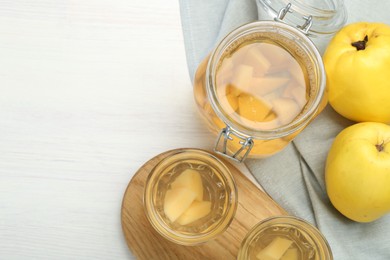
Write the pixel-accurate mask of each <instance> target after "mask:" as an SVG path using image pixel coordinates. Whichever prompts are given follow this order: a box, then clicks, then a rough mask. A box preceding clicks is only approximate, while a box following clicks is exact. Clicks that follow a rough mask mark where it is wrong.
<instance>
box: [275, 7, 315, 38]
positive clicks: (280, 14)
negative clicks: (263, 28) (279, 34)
mask: <svg viewBox="0 0 390 260" xmlns="http://www.w3.org/2000/svg"><path fill="white" fill-rule="evenodd" d="M291 6H292V4H291V3H288V4H287V5H286V6H285V7H283V8H282V9H280V10H279V12H278V16H277V17H275V18H274V20H275V21H277V22H284V21H283V19H284V17H285V16H286V15H287V14H288V13H292V12H293V11H291V10H290V9H291ZM302 19H303V20H305V22H304V24H302V25H298V26H297V28H298V29H300V30H301V31H302V32H303V33H304V34H306V35H309V30H310V28H311V26H312V25H313V17H312V16H311V15H309V16H302Z"/></svg>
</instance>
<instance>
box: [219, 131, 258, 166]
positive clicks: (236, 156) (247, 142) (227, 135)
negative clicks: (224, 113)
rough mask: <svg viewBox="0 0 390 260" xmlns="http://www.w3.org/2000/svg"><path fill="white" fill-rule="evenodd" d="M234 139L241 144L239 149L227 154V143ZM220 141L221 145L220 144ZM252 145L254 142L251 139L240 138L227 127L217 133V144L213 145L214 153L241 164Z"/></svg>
mask: <svg viewBox="0 0 390 260" xmlns="http://www.w3.org/2000/svg"><path fill="white" fill-rule="evenodd" d="M236 138H237V139H238V140H239V142H238V143H239V144H241V147H240V148H239V149H238V150H237V151H236V152H232V153H229V152H228V151H227V143H228V142H229V141H231V142H232V141H234V140H235V139H236ZM222 139H223V143H222V144H221V140H222ZM253 145H254V142H253V139H252V138H251V137H245V136H242V135H240V134H238V133H236V132H235V131H233V130H232V129H231V128H230V127H229V126H226V127H225V128H223V129H222V130H221V132H220V133H219V136H218V138H217V142H216V143H215V147H214V151H215V152H216V153H218V154H220V155H223V156H225V157H228V158H230V159H232V160H234V161H236V162H239V163H241V162H243V161H244V160H245V159H246V157H247V156H248V154H249V152H250V151H251V149H252V147H253Z"/></svg>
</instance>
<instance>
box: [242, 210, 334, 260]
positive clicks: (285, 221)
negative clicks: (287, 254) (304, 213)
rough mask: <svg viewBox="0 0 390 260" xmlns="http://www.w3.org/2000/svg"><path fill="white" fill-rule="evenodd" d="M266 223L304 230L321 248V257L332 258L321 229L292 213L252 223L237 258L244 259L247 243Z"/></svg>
mask: <svg viewBox="0 0 390 260" xmlns="http://www.w3.org/2000/svg"><path fill="white" fill-rule="evenodd" d="M267 225H269V226H270V227H272V226H275V225H288V226H291V227H292V228H295V229H299V230H300V231H301V232H304V233H305V234H306V235H308V236H309V237H310V238H311V239H312V240H313V242H314V243H315V245H316V247H318V248H319V249H322V250H319V252H320V256H321V259H323V258H324V259H325V260H332V259H333V254H332V250H331V247H330V245H329V242H328V241H327V239H326V238H325V236H324V235H323V234H322V233H321V231H320V230H319V229H318V228H317V227H316V226H314V225H313V224H311V223H310V222H308V221H307V220H305V219H302V218H299V217H296V216H292V215H285V216H273V217H269V218H266V219H263V220H261V221H260V222H258V223H257V224H256V225H254V226H253V227H252V228H251V229H250V230H249V231H248V233H247V234H246V236H245V237H244V239H243V240H242V242H241V245H240V249H239V252H238V254H237V259H246V258H245V253H246V252H247V249H248V246H249V243H250V242H251V241H252V240H253V239H255V238H256V237H257V236H258V235H259V234H260V233H261V232H262V231H263V229H264V228H267ZM242 257H244V258H242Z"/></svg>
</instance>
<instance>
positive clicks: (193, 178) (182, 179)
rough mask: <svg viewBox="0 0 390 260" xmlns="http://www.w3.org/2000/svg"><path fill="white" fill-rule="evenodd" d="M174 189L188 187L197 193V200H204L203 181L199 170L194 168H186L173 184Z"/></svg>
mask: <svg viewBox="0 0 390 260" xmlns="http://www.w3.org/2000/svg"><path fill="white" fill-rule="evenodd" d="M171 187H172V190H173V189H176V188H186V189H189V190H191V191H193V192H194V193H195V194H196V200H197V201H202V200H203V183H202V177H201V176H200V174H199V172H198V171H196V170H193V169H186V170H184V171H183V172H182V173H181V174H180V175H179V176H178V177H177V178H176V179H175V180H174V181H173V182H172V184H171Z"/></svg>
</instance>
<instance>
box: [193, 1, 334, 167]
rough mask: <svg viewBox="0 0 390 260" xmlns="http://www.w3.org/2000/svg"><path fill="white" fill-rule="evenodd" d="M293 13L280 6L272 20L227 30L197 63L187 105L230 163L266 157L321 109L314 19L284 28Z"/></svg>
mask: <svg viewBox="0 0 390 260" xmlns="http://www.w3.org/2000/svg"><path fill="white" fill-rule="evenodd" d="M275 2H280V1H275ZM294 3H295V1H294ZM267 4H268V5H267V8H268V9H265V10H266V11H267V12H270V13H273V11H274V9H272V10H271V9H270V7H269V6H270V5H271V2H267ZM296 9H297V8H294V4H292V3H287V4H286V5H284V6H283V7H281V8H280V9H278V11H277V12H275V17H273V20H272V21H257V22H253V23H249V24H245V25H243V26H241V27H239V28H237V29H235V30H234V31H232V32H231V33H229V34H228V35H227V36H226V37H225V38H224V39H223V40H222V41H221V42H220V43H219V44H218V45H217V47H216V48H215V49H214V51H213V52H212V53H211V54H210V55H209V56H208V57H207V58H206V59H205V60H204V61H203V62H202V63H201V64H200V65H199V67H198V70H197V72H196V75H195V82H194V95H195V100H196V103H197V105H198V108H199V110H200V113H201V115H202V116H203V118H204V119H205V120H206V122H207V124H208V126H209V128H210V129H211V130H212V131H213V132H215V133H216V134H217V135H218V138H217V141H216V145H215V148H214V150H215V151H216V152H217V153H219V154H222V155H224V156H226V157H229V158H231V159H233V160H235V161H238V162H242V161H243V160H245V158H247V157H255V158H263V157H267V156H270V155H273V154H275V153H277V152H279V151H281V150H282V149H283V148H284V147H286V146H287V145H288V144H289V142H290V141H291V140H293V138H294V137H295V136H296V135H297V134H298V133H299V132H301V131H302V130H303V129H304V128H305V126H306V125H307V124H308V123H309V122H310V121H311V120H312V119H313V118H314V117H315V116H316V115H318V113H320V112H321V111H322V109H323V108H324V107H325V105H326V103H327V100H326V97H324V92H325V82H326V76H325V71H324V67H323V63H322V59H321V55H320V53H319V51H318V49H317V48H316V46H315V44H314V43H313V42H312V41H311V40H310V39H309V37H311V36H316V37H317V32H316V31H313V29H315V28H317V27H318V26H317V25H316V24H315V22H316V19H317V17H314V16H311V15H302V16H300V20H299V23H297V24H295V25H290V24H289V22H290V21H289V20H288V17H290V16H291V15H290V12H293V13H294V12H296ZM305 10H306V9H305ZM302 13H303V12H300V13H299V14H300V15H301V14H302ZM291 17H295V16H291ZM289 19H292V18H289ZM294 21H295V20H294ZM296 22H297V21H296ZM308 36H309V37H308Z"/></svg>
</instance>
